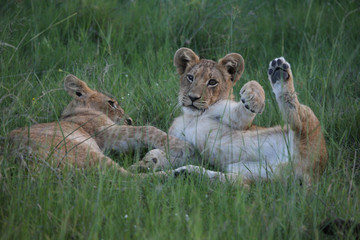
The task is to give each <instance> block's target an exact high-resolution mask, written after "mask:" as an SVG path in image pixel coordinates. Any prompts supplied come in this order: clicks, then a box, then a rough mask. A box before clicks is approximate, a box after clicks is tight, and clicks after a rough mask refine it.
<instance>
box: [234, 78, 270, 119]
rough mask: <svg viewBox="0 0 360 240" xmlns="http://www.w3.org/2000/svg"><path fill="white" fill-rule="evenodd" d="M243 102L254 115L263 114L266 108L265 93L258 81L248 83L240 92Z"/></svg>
mask: <svg viewBox="0 0 360 240" xmlns="http://www.w3.org/2000/svg"><path fill="white" fill-rule="evenodd" d="M240 97H241V102H242V103H243V104H244V106H245V108H246V109H248V110H249V111H251V112H252V113H262V112H263V111H264V108H265V92H264V89H263V87H262V86H261V85H260V84H259V83H258V82H256V81H250V82H248V83H246V84H245V85H244V86H243V87H242V88H241V90H240Z"/></svg>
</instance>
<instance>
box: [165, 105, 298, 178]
mask: <svg viewBox="0 0 360 240" xmlns="http://www.w3.org/2000/svg"><path fill="white" fill-rule="evenodd" d="M224 107H225V105H224ZM209 110H210V111H205V112H204V113H202V114H198V115H196V114H189V113H185V114H184V115H182V116H180V117H178V118H176V119H175V120H174V122H173V125H172V126H171V128H170V135H172V136H175V137H177V138H180V139H182V140H185V141H187V142H190V143H192V144H193V145H194V146H196V148H197V149H198V150H199V151H200V152H201V153H202V155H203V157H204V159H206V160H207V161H209V163H210V164H212V165H214V166H216V167H218V168H219V169H220V170H221V171H226V172H236V173H241V174H243V175H251V176H253V177H254V176H255V177H260V178H266V177H269V175H272V174H273V173H274V172H276V171H277V169H278V167H280V166H281V165H283V164H284V163H288V162H289V161H291V160H292V159H294V158H295V157H296V154H295V152H297V151H295V149H296V148H295V146H294V145H295V144H294V136H293V132H292V131H287V132H285V131H282V129H281V127H274V128H267V129H261V130H245V131H242V130H237V129H234V128H232V127H230V126H229V125H228V124H227V123H226V121H223V119H224V118H225V117H226V116H216V115H214V114H213V113H214V111H211V109H209ZM216 111H218V112H225V111H219V105H217V110H216ZM225 115H226V114H225Z"/></svg>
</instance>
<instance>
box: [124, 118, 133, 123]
mask: <svg viewBox="0 0 360 240" xmlns="http://www.w3.org/2000/svg"><path fill="white" fill-rule="evenodd" d="M125 121H126V124H127V125H133V124H134V121H133V120H132V119H131V118H127V119H126V120H125Z"/></svg>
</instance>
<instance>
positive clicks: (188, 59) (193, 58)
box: [174, 48, 200, 75]
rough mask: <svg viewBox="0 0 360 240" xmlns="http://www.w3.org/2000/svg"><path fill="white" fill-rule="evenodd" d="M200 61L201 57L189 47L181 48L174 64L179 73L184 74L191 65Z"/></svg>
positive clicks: (176, 54)
mask: <svg viewBox="0 0 360 240" xmlns="http://www.w3.org/2000/svg"><path fill="white" fill-rule="evenodd" d="M199 61H200V58H199V57H198V56H197V55H196V54H195V53H194V52H193V50H191V49H189V48H180V49H179V50H177V51H176V53H175V56H174V66H175V67H176V70H177V72H178V73H179V75H182V74H184V72H185V70H186V68H187V67H189V66H193V65H195V64H197V63H198V62H199Z"/></svg>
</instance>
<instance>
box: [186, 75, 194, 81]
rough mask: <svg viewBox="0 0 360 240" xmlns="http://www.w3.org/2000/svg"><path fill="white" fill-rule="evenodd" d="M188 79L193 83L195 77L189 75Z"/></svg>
mask: <svg viewBox="0 0 360 240" xmlns="http://www.w3.org/2000/svg"><path fill="white" fill-rule="evenodd" d="M186 79H187V80H188V81H189V82H191V83H192V82H193V81H194V76H193V75H191V74H188V75H186Z"/></svg>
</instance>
